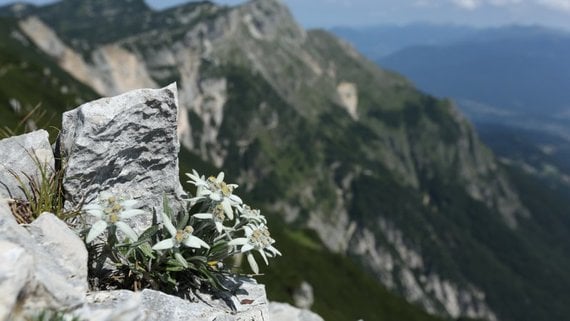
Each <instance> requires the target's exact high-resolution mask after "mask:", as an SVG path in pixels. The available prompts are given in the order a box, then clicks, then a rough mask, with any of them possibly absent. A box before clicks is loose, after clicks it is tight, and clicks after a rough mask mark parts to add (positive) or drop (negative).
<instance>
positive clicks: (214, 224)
mask: <svg viewBox="0 0 570 321" xmlns="http://www.w3.org/2000/svg"><path fill="white" fill-rule="evenodd" d="M187 175H188V177H189V178H190V180H189V181H188V182H189V183H191V184H193V185H194V186H195V187H196V194H195V197H193V198H191V199H189V200H188V204H187V207H186V208H185V209H184V210H181V211H173V210H172V208H171V207H170V205H169V202H168V199H167V198H166V197H164V201H163V203H164V207H163V209H162V211H160V212H158V213H157V212H155V213H153V224H152V225H151V226H150V227H149V228H147V229H146V230H144V231H143V232H142V233H141V234H140V235H138V234H137V233H136V232H135V231H134V230H133V229H132V228H131V227H130V226H129V224H128V221H129V219H131V218H133V217H135V216H138V215H141V214H144V213H145V212H144V211H143V210H141V209H138V208H137V204H136V201H134V200H119V199H117V198H115V197H114V196H111V195H108V194H103V195H100V196H99V200H98V202H96V203H92V204H90V205H87V206H85V207H83V211H84V212H85V213H87V214H89V215H90V216H93V217H95V219H96V221H95V222H94V223H93V224H91V225H87V227H86V229H85V231H84V235H86V238H85V241H86V243H88V249H89V253H90V276H91V281H92V285H93V286H94V287H96V288H98V289H115V288H126V289H132V290H140V289H143V288H152V289H156V290H160V291H163V292H166V293H170V294H175V295H178V296H181V297H190V294H191V293H192V292H193V291H194V290H196V289H205V290H209V291H228V290H229V289H228V288H227V286H226V284H225V282H224V280H225V277H226V276H229V275H230V274H232V273H233V272H234V271H232V268H231V265H232V264H231V263H232V261H233V260H234V258H235V257H236V256H238V255H241V254H245V255H246V257H247V260H248V263H249V265H250V267H251V269H252V271H253V272H254V273H255V274H259V267H258V264H257V262H256V260H255V257H254V256H253V252H254V251H255V252H257V253H258V254H259V255H260V256H261V257H262V258H263V260H264V262H265V263H266V264H268V258H271V257H275V256H277V255H281V253H280V252H279V251H278V250H277V249H276V248H275V247H273V244H274V242H275V241H274V240H273V239H272V238H271V236H270V234H269V230H268V229H267V227H266V224H267V222H266V219H265V217H264V216H263V215H261V213H260V211H259V210H255V209H251V208H250V207H249V206H248V205H246V204H244V203H243V202H242V200H241V198H239V197H238V196H237V195H235V194H233V191H234V189H236V188H237V185H235V184H226V183H225V182H224V174H223V172H222V173H220V174H219V175H218V176H217V177H210V178H208V179H206V178H205V177H203V176H200V175H199V174H198V173H197V172H196V171H193V173H192V174H187ZM148 214H149V215H150V213H148ZM95 240H99V241H100V242H94V241H95Z"/></svg>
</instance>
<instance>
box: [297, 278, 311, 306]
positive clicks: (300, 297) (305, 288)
mask: <svg viewBox="0 0 570 321" xmlns="http://www.w3.org/2000/svg"><path fill="white" fill-rule="evenodd" d="M293 301H294V302H295V306H297V307H298V308H301V309H307V310H309V309H311V306H312V305H313V303H314V302H315V296H314V294H313V287H312V286H311V284H309V282H307V281H303V282H301V285H299V287H298V288H297V289H295V291H294V292H293Z"/></svg>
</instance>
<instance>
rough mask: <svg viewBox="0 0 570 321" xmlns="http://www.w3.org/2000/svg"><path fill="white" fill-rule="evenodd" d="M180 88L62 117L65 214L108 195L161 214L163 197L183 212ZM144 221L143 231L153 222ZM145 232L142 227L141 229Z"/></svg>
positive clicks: (99, 103)
mask: <svg viewBox="0 0 570 321" xmlns="http://www.w3.org/2000/svg"><path fill="white" fill-rule="evenodd" d="M177 110H178V98H177V91H176V84H171V85H169V86H168V87H165V88H162V89H140V90H133V91H130V92H128V93H125V94H122V95H119V96H116V97H111V98H102V99H99V100H95V101H92V102H89V103H86V104H83V105H81V106H79V107H78V108H76V109H74V110H72V111H69V112H66V113H64V114H63V125H62V131H61V134H60V145H61V152H62V156H63V157H64V158H65V159H66V164H65V166H66V167H65V176H64V183H63V184H64V189H65V192H66V195H67V198H66V199H67V202H66V204H65V206H66V208H72V207H74V206H77V205H78V204H80V203H81V202H82V201H84V202H85V204H87V203H90V202H92V201H93V200H94V199H96V198H97V196H98V194H99V193H100V192H103V191H108V192H110V193H112V194H113V195H115V196H117V197H124V198H128V199H130V198H134V199H137V200H139V201H140V202H141V203H142V205H143V206H142V207H143V208H146V209H148V210H150V209H151V208H158V209H161V208H162V199H163V194H166V195H167V196H168V197H169V198H170V200H171V202H170V203H171V205H173V206H181V205H180V204H181V203H180V199H181V198H182V197H183V195H184V192H183V191H182V187H181V185H180V181H179V176H178V152H179V149H180V144H179V142H178V138H177V134H176V118H177ZM150 215H151V214H150V211H149V216H148V217H146V218H143V219H142V220H141V222H142V223H141V225H146V224H148V222H150V221H151V216H150ZM141 227H142V226H141Z"/></svg>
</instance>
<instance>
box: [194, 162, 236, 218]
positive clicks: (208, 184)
mask: <svg viewBox="0 0 570 321" xmlns="http://www.w3.org/2000/svg"><path fill="white" fill-rule="evenodd" d="M186 175H187V176H188V177H189V178H190V180H189V181H188V183H192V184H194V185H196V187H197V190H196V196H195V197H193V198H191V199H190V204H195V203H196V202H198V201H200V200H204V199H209V200H211V201H212V202H213V203H214V204H221V205H222V208H223V209H224V213H226V215H227V217H228V218H229V219H230V220H233V219H234V212H233V207H236V208H237V207H239V206H240V205H241V204H242V203H243V202H242V200H241V198H239V197H238V196H237V195H234V194H233V191H234V189H235V188H237V187H238V185H236V184H226V182H224V172H220V173H219V174H218V176H217V177H213V176H210V177H209V178H208V179H207V180H205V179H204V177H203V176H199V175H198V173H197V172H196V171H195V170H193V171H192V174H186Z"/></svg>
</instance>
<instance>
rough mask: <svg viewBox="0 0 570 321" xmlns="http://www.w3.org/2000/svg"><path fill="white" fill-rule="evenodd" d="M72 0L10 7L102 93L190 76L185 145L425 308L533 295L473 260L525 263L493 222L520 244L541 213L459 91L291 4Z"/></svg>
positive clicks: (492, 315) (185, 91) (455, 313)
mask: <svg viewBox="0 0 570 321" xmlns="http://www.w3.org/2000/svg"><path fill="white" fill-rule="evenodd" d="M72 2H73V1H71V0H64V1H61V2H57V3H55V4H52V5H49V6H46V7H37V8H34V7H26V8H24V9H21V10H20V11H17V13H16V14H15V13H14V12H16V10H15V7H8V8H4V9H3V10H1V12H3V13H4V14H11V15H16V16H18V17H19V19H20V20H19V26H20V29H21V31H22V32H23V33H25V35H26V37H27V38H28V39H29V40H30V41H31V42H33V43H34V44H35V45H37V46H38V47H39V48H41V49H42V50H43V51H44V52H45V53H47V54H49V55H50V56H51V57H52V58H53V59H54V60H55V61H56V62H57V63H58V64H59V66H61V68H63V69H64V70H66V71H68V72H69V73H70V74H71V75H73V76H74V77H75V78H77V79H78V80H80V81H82V82H84V83H85V84H87V85H89V86H90V87H92V88H93V89H94V90H96V91H97V92H98V93H99V94H102V95H111V94H114V93H118V92H121V91H124V90H126V89H132V88H137V87H147V86H158V85H165V84H166V83H168V82H170V81H177V83H178V87H179V92H180V105H181V107H182V108H180V110H179V115H178V119H179V126H178V136H179V139H180V141H181V143H182V146H183V148H184V149H186V150H187V151H189V152H191V153H192V154H194V155H196V156H198V157H199V158H201V159H202V160H204V161H207V162H210V163H212V164H214V165H215V166H217V167H223V168H224V169H226V170H227V171H228V173H229V174H230V175H232V176H233V177H235V180H236V181H238V182H239V183H240V184H242V188H244V189H245V190H247V191H248V192H250V193H251V194H252V195H254V197H255V198H256V199H257V200H258V202H259V203H260V204H262V206H264V207H265V208H267V209H271V210H272V211H274V212H276V213H278V214H279V215H280V216H281V217H282V218H283V219H284V220H285V221H286V222H287V223H289V224H292V225H294V226H299V227H308V228H310V229H312V230H314V231H316V233H317V235H318V236H319V238H320V240H321V241H322V243H323V244H325V245H326V247H327V248H328V249H330V250H331V251H334V252H338V253H342V254H343V255H346V256H349V257H351V258H352V259H353V260H354V261H356V262H358V263H359V264H360V265H361V266H362V267H364V268H365V269H366V270H368V271H369V272H370V273H372V274H373V275H374V276H375V277H376V279H377V280H378V281H379V282H381V283H382V284H384V285H385V286H386V287H388V288H390V289H392V290H393V291H395V292H396V293H399V294H400V295H402V296H404V297H405V298H406V299H407V300H409V301H410V302H414V303H417V304H419V305H420V306H422V307H424V308H425V309H426V310H427V311H430V312H432V313H435V314H441V315H446V316H450V317H453V318H459V317H470V318H483V319H487V320H495V319H498V318H501V319H502V318H504V319H510V318H512V315H513V314H512V313H511V312H510V309H509V308H505V307H504V305H503V304H502V299H501V298H499V297H500V296H499V295H498V294H497V293H499V292H501V291H498V292H496V293H494V290H495V289H496V287H498V288H501V289H508V290H505V291H506V293H509V291H515V292H516V293H520V290H519V289H513V287H512V286H511V285H509V284H507V283H508V282H506V281H504V282H503V281H499V283H498V285H497V283H496V282H492V281H490V280H489V279H488V278H486V277H482V276H481V273H485V272H483V271H473V269H472V264H471V263H470V262H471V260H481V262H485V263H481V264H483V265H485V264H487V265H488V266H492V267H496V268H497V270H498V271H504V272H501V273H510V272H507V271H513V270H516V267H515V266H514V265H512V264H511V263H510V262H509V261H508V259H507V258H504V257H502V254H501V253H502V252H501V251H502V250H501V249H500V248H498V247H497V246H496V245H495V240H494V239H493V238H492V237H489V235H488V233H487V232H486V231H487V226H489V225H490V226H492V227H493V228H492V229H490V230H492V231H493V232H494V233H497V234H496V235H501V237H504V238H506V239H507V240H508V242H520V240H519V234H518V233H519V232H518V229H519V227H520V225H521V222H523V225H524V224H526V223H525V222H527V221H528V220H530V219H532V214H531V213H530V212H529V211H528V210H527V209H526V207H525V206H524V205H523V203H522V202H521V199H520V196H519V195H518V194H517V192H516V188H515V187H514V186H513V185H512V183H511V182H510V180H509V178H508V177H507V176H506V175H505V173H504V172H503V171H502V169H501V168H500V167H499V165H498V164H497V162H496V160H495V158H494V156H493V154H492V153H491V152H490V151H489V150H488V149H487V148H486V147H485V146H483V145H482V144H481V143H480V141H479V139H478V137H477V134H476V133H475V131H474V130H473V128H472V127H471V125H470V124H469V123H468V122H467V121H465V119H463V118H462V117H461V115H460V114H459V113H458V112H457V111H456V109H455V107H454V106H453V104H452V103H451V102H450V101H445V100H437V99H435V98H433V97H430V96H427V95H425V94H423V93H420V92H418V91H417V90H416V89H414V88H413V86H412V85H411V84H410V83H409V82H408V81H407V80H405V79H404V78H402V77H401V76H398V75H396V74H393V73H391V72H388V71H385V70H382V69H378V68H377V67H376V66H375V65H374V64H372V63H371V62H369V61H367V60H366V59H364V58H363V57H362V56H360V55H359V54H358V53H357V52H356V51H355V50H354V49H353V48H351V47H350V46H348V45H347V44H345V43H343V42H342V41H340V40H338V39H336V38H335V37H333V36H332V35H330V34H328V33H326V32H324V31H319V30H314V31H306V30H304V29H302V28H301V27H299V26H298V25H297V24H296V23H295V21H294V20H293V19H292V17H291V14H290V13H289V11H288V10H287V8H286V7H285V6H284V5H283V3H282V2H280V1H277V0H253V1H249V2H247V3H245V4H243V5H241V6H238V7H225V6H218V5H214V4H212V3H210V2H199V3H189V4H187V5H184V6H180V7H175V8H172V9H168V10H165V11H159V12H157V11H153V10H151V9H150V8H148V7H147V6H146V5H145V4H144V3H143V2H142V1H83V2H81V4H76V3H73V4H72ZM119 17H120V18H119ZM94 26H97V28H94ZM90 28H91V29H90ZM92 29H97V32H94V31H93V32H92V31H90V30H92ZM517 244H522V243H517ZM521 246H522V248H526V247H527V245H526V244H525V245H521ZM471 256H472V258H471ZM516 278H517V282H519V281H520V282H522V283H524V282H527V281H528V279H527V276H524V275H523V276H518V275H517V276H516ZM501 282H503V283H501ZM505 282H506V283H505ZM517 291H519V292H517ZM511 304H513V305H516V303H515V302H514V301H511Z"/></svg>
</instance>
